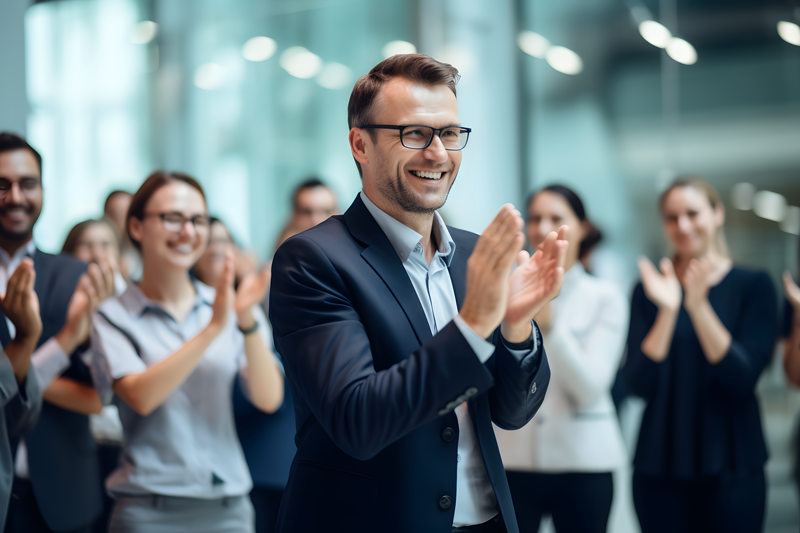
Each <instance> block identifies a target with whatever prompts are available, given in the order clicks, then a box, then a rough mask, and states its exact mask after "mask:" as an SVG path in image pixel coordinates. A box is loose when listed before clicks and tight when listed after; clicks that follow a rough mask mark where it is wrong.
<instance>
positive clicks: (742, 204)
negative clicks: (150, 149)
mask: <svg viewBox="0 0 800 533" xmlns="http://www.w3.org/2000/svg"><path fill="white" fill-rule="evenodd" d="M755 194H756V188H755V187H754V186H753V184H752V183H737V184H736V185H734V186H733V187H732V188H731V204H733V207H735V208H736V209H740V210H742V211H750V210H751V209H753V196H754V195H755Z"/></svg>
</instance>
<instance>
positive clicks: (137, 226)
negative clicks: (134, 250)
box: [128, 217, 142, 243]
mask: <svg viewBox="0 0 800 533" xmlns="http://www.w3.org/2000/svg"><path fill="white" fill-rule="evenodd" d="M128 229H129V230H130V234H131V238H132V239H133V240H135V241H137V242H139V243H141V242H142V221H141V220H139V219H138V218H136V217H130V218H129V219H128Z"/></svg>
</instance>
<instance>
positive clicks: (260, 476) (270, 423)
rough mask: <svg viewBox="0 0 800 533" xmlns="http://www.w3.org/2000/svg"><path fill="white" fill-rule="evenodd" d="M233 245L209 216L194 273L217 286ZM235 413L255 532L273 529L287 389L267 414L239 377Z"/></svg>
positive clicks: (286, 460)
mask: <svg viewBox="0 0 800 533" xmlns="http://www.w3.org/2000/svg"><path fill="white" fill-rule="evenodd" d="M235 248H236V245H235V244H234V241H233V238H232V237H231V234H230V232H229V231H228V228H227V227H226V226H225V224H224V223H223V222H222V221H221V220H219V219H218V218H213V217H212V218H211V231H210V238H209V241H208V248H206V251H205V253H203V255H202V257H200V260H199V261H197V264H195V266H194V268H193V269H192V272H193V274H194V275H195V276H196V277H197V279H199V280H200V281H202V282H203V283H205V284H206V285H208V286H211V287H215V286H216V285H217V283H218V282H219V277H220V276H221V275H222V271H223V269H224V267H225V257H226V256H227V255H228V254H230V253H232V252H233V250H234V249H235ZM253 312H254V316H256V317H257V320H258V321H259V322H261V323H263V324H264V325H265V327H266V328H267V331H268V336H267V338H268V339H270V340H268V341H267V344H268V345H271V344H272V342H271V337H272V332H271V329H270V328H269V323H268V322H267V319H266V316H264V314H263V312H262V311H261V310H260V309H258V310H254V311H253ZM256 313H258V314H257V315H256ZM233 416H234V419H235V420H236V431H237V433H238V435H239V441H240V442H241V444H242V449H243V450H244V456H245V459H246V460H247V466H248V467H249V468H250V475H251V476H252V478H253V490H252V491H251V492H250V500H251V501H252V503H253V508H254V509H255V516H256V533H272V532H273V531H274V530H275V524H276V522H277V519H278V510H279V509H280V505H281V497H282V496H283V489H284V488H285V487H286V481H287V480H288V479H289V468H290V467H291V466H292V459H294V454H295V451H296V448H295V445H294V435H295V421H294V404H293V402H292V397H291V394H290V393H289V390H288V389H287V388H286V387H284V398H283V404H282V405H281V406H280V408H279V409H278V410H277V411H275V412H274V413H271V414H267V413H264V412H263V411H261V410H259V409H257V408H256V407H255V406H254V405H253V404H252V402H250V401H249V400H248V399H247V395H246V394H245V390H244V387H243V384H242V383H241V381H240V380H239V379H238V378H237V379H236V381H235V382H234V385H233Z"/></svg>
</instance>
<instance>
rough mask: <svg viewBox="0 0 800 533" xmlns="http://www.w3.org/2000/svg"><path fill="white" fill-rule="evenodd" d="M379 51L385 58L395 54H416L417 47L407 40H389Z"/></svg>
mask: <svg viewBox="0 0 800 533" xmlns="http://www.w3.org/2000/svg"><path fill="white" fill-rule="evenodd" d="M381 53H382V54H383V57H384V59H386V58H389V57H392V56H395V55H397V54H416V53H417V47H416V46H414V44H413V43H410V42H408V41H389V42H388V43H386V44H385V45H383V49H382V50H381Z"/></svg>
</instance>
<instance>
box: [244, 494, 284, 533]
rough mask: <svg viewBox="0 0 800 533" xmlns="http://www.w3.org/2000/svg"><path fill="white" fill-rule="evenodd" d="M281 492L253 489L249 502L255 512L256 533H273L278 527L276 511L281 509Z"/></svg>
mask: <svg viewBox="0 0 800 533" xmlns="http://www.w3.org/2000/svg"><path fill="white" fill-rule="evenodd" d="M281 498H283V490H281V489H269V488H266V487H253V490H252V491H250V501H251V502H253V509H254V510H255V512H256V533H273V532H274V531H275V526H276V525H278V511H280V509H281Z"/></svg>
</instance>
